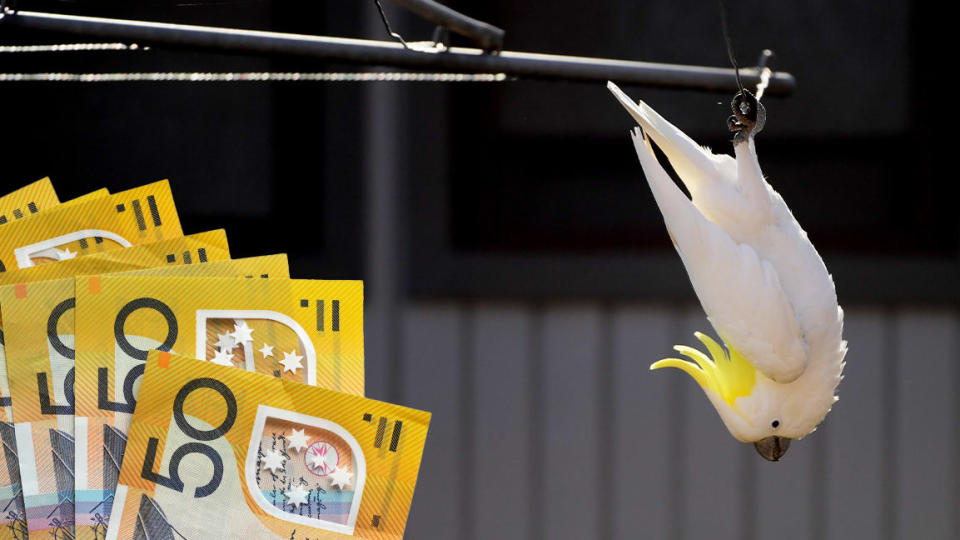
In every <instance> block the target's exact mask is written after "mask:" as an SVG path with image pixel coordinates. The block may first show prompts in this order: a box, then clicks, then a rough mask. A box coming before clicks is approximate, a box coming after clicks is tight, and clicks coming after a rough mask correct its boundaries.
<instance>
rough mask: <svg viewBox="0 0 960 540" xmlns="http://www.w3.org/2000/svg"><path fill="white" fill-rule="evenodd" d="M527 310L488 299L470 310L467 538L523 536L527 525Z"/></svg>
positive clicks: (529, 526)
mask: <svg viewBox="0 0 960 540" xmlns="http://www.w3.org/2000/svg"><path fill="white" fill-rule="evenodd" d="M530 317H531V316H530V312H529V310H528V309H526V308H525V307H524V306H523V305H521V304H490V305H486V306H483V307H479V308H477V309H476V310H475V312H474V316H473V324H474V329H473V336H474V347H475V352H474V354H473V358H474V360H475V364H474V365H475V369H474V370H472V373H473V381H472V382H473V395H474V398H475V402H474V403H475V404H474V407H473V409H472V410H473V420H472V422H471V423H470V425H468V426H465V428H466V429H472V430H473V437H472V441H473V455H474V463H475V465H474V466H472V467H469V468H468V469H467V470H468V471H471V472H472V475H471V476H472V480H473V482H472V486H470V487H469V488H468V489H472V490H473V496H472V497H471V498H470V501H469V502H470V504H471V506H470V508H469V509H468V510H469V511H470V513H471V515H472V516H473V517H472V525H473V527H472V531H471V532H472V534H471V538H476V539H482V538H522V537H526V536H527V535H528V534H530V533H531V532H532V526H533V523H532V515H531V508H532V505H531V497H532V496H533V492H532V489H531V488H532V483H531V482H530V478H531V475H532V474H533V473H534V471H536V464H535V463H534V461H533V458H534V456H532V455H531V451H532V447H531V444H532V437H531V427H532V426H531V424H532V422H531V415H530V410H531V409H530V406H531V398H532V397H533V395H534V393H533V392H531V385H532V384H539V382H536V383H534V381H532V380H531V377H530V375H531V373H530V347H531V343H530V342H531V339H532V336H531V328H530Z"/></svg>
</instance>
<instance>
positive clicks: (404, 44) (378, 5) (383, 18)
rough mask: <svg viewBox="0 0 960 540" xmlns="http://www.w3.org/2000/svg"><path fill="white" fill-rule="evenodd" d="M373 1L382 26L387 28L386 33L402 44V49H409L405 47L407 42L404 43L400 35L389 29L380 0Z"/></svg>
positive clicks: (388, 22)
mask: <svg viewBox="0 0 960 540" xmlns="http://www.w3.org/2000/svg"><path fill="white" fill-rule="evenodd" d="M373 1H374V2H376V4H377V11H379V12H380V19H381V20H382V21H383V25H384V26H386V27H387V33H388V34H390V35H391V36H392V37H393V38H394V39H396V40H397V41H399V42H400V43H402V44H403V48H404V49H409V48H410V47H409V46H408V45H407V42H406V41H404V40H403V38H402V37H400V34H398V33H396V32H394V31H393V29H392V28H390V21H388V20H387V14H386V13H385V12H384V11H383V4H381V3H380V0H373Z"/></svg>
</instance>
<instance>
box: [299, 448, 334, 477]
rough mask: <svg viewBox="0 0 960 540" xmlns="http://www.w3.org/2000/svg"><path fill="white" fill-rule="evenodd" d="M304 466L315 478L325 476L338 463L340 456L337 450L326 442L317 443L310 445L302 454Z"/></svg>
mask: <svg viewBox="0 0 960 540" xmlns="http://www.w3.org/2000/svg"><path fill="white" fill-rule="evenodd" d="M303 460H304V464H305V465H306V466H307V470H308V471H310V472H312V473H313V474H315V475H317V476H327V475H328V474H330V473H332V472H333V471H334V470H335V469H336V468H337V465H338V464H339V463H340V454H339V453H337V449H336V448H334V447H333V445H331V444H330V443H328V442H326V441H317V442H315V443H313V444H311V445H310V446H309V447H308V448H307V451H306V452H304V453H303Z"/></svg>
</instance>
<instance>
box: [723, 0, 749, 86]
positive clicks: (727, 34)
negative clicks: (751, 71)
mask: <svg viewBox="0 0 960 540" xmlns="http://www.w3.org/2000/svg"><path fill="white" fill-rule="evenodd" d="M717 3H718V4H720V27H721V28H722V29H723V40H724V41H725V42H726V44H727V56H729V57H730V63H731V64H733V72H734V73H735V74H736V75H737V87H739V88H740V93H741V94H742V93H743V83H741V82H740V66H738V65H737V57H736V55H735V54H734V52H733V40H731V39H730V30H729V28H727V5H726V4H725V3H724V1H723V0H717Z"/></svg>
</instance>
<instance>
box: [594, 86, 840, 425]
mask: <svg viewBox="0 0 960 540" xmlns="http://www.w3.org/2000/svg"><path fill="white" fill-rule="evenodd" d="M608 87H609V88H610V90H611V91H612V92H613V93H614V95H615V96H616V97H617V99H618V100H619V101H620V103H621V104H622V105H623V106H624V107H625V108H626V109H627V111H628V112H630V114H631V115H632V116H633V118H634V119H635V120H636V121H637V123H638V124H639V125H640V128H638V129H635V130H634V131H633V133H632V135H633V140H634V145H635V147H636V150H637V155H638V157H639V158H640V163H641V165H642V167H643V171H644V173H645V176H646V178H647V182H648V183H649V185H650V189H651V191H652V192H653V195H654V198H655V199H656V201H657V205H658V206H659V208H660V211H661V213H662V214H663V219H664V223H665V224H666V227H667V230H668V231H669V233H670V236H671V239H672V240H673V242H674V245H675V246H676V248H677V252H678V253H679V254H680V258H681V259H682V260H683V264H684V266H685V268H686V270H687V273H688V275H689V277H690V282H691V284H692V285H693V288H694V290H695V292H696V294H697V296H698V297H699V299H700V302H701V304H702V305H703V309H704V311H705V312H706V314H707V317H708V319H709V320H710V323H711V324H712V325H713V327H714V328H715V329H716V331H717V332H718V333H719V334H720V336H721V337H722V339H723V340H724V341H725V342H726V343H727V344H728V345H729V346H730V347H733V348H735V349H736V350H737V351H739V352H740V353H741V354H742V355H743V357H744V358H745V359H746V360H747V362H749V363H750V364H751V365H752V366H753V367H754V368H756V370H757V371H758V374H760V375H761V377H760V378H759V379H758V381H757V385H756V387H755V388H754V391H753V393H751V394H750V395H749V396H745V397H741V398H738V400H737V407H736V409H738V410H737V411H733V412H731V411H725V410H723V409H724V407H725V406H726V404H725V403H724V402H723V400H719V399H718V397H717V396H715V395H711V393H712V392H711V391H710V390H709V389H707V388H705V389H704V390H705V391H706V392H707V395H708V397H710V399H711V401H712V402H713V403H714V406H715V407H717V409H718V412H719V413H720V415H721V417H722V418H723V419H724V422H725V423H726V424H727V427H728V428H730V431H731V433H732V434H733V435H734V436H735V437H737V438H738V439H741V440H745V441H755V440H758V439H760V438H763V437H766V436H770V435H774V434H777V435H783V436H789V437H792V438H800V437H802V436H804V435H806V434H807V433H809V432H810V431H812V430H813V429H815V428H816V426H817V424H819V423H820V421H821V420H822V419H823V417H824V416H825V415H826V413H827V412H828V411H829V410H830V407H831V406H832V404H833V402H834V401H835V400H836V398H835V397H834V390H835V389H836V386H837V383H838V382H839V380H840V374H841V372H842V369H843V357H844V354H845V352H846V344H845V342H843V341H842V338H841V333H842V329H843V312H842V310H841V309H840V308H839V306H838V304H837V296H836V292H835V289H834V284H833V280H832V278H831V276H830V274H829V273H828V272H827V269H826V266H825V265H824V264H823V261H822V259H821V258H820V255H819V254H818V253H817V251H816V249H814V247H813V245H812V244H811V243H810V241H809V239H808V238H807V234H806V233H805V232H804V231H803V229H802V228H801V227H800V225H799V223H797V221H796V219H794V217H793V214H792V213H791V212H790V209H789V208H788V207H787V205H786V203H785V202H784V201H783V198H782V197H780V195H779V194H778V193H777V192H776V191H774V190H773V188H772V187H770V185H769V184H768V183H767V182H766V180H765V179H764V177H763V174H762V172H761V170H760V166H759V162H758V161H757V156H756V149H755V146H754V140H753V137H752V135H751V136H749V137H748V138H747V139H746V140H744V141H741V142H739V143H737V144H735V146H734V152H735V155H736V159H734V158H732V157H730V156H728V155H715V154H713V153H712V152H710V151H709V150H708V149H705V148H703V147H701V146H699V145H697V144H696V143H695V142H694V141H693V140H691V139H690V138H689V137H687V136H686V135H685V134H684V133H683V132H681V131H680V130H678V129H677V128H676V127H674V126H673V125H671V124H670V123H669V122H667V121H666V120H665V119H664V118H663V117H661V116H660V115H659V114H657V113H656V112H655V111H654V110H653V109H652V108H650V107H649V106H647V105H646V104H645V103H643V102H639V103H634V102H633V100H631V99H630V98H629V97H628V96H626V94H624V93H623V92H622V91H621V90H620V89H619V88H617V87H616V85H614V84H613V83H609V84H608ZM651 139H652V141H653V142H654V143H655V144H656V145H657V146H658V147H659V148H660V149H661V150H662V151H663V153H664V154H665V155H666V157H667V159H668V160H669V161H670V164H671V166H672V167H673V168H674V170H675V171H676V173H677V175H678V176H679V177H680V179H681V180H682V181H683V183H684V185H685V186H686V187H687V189H688V190H689V192H690V195H691V198H687V196H686V195H685V194H684V193H683V192H682V191H681V190H680V189H679V187H677V186H676V185H675V184H674V182H673V180H672V179H671V178H670V176H669V175H668V174H667V172H666V171H664V169H663V167H662V166H661V165H660V163H659V161H657V158H656V156H655V154H654V153H653V149H652V147H651ZM726 408H730V407H729V406H726ZM745 416H746V418H744V417H745ZM754 416H758V417H760V418H751V417H754ZM763 416H769V417H775V418H776V419H777V420H778V423H782V424H783V425H782V426H780V427H779V428H778V429H776V430H772V429H771V427H770V425H769V423H768V422H766V420H767V419H766V418H763ZM737 417H739V418H737ZM780 417H783V418H782V419H781V418H780ZM741 420H746V422H742V421H741Z"/></svg>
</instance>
